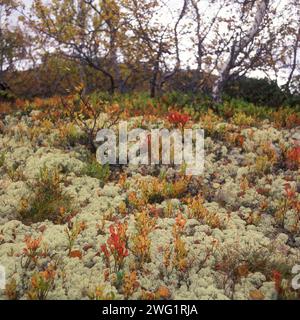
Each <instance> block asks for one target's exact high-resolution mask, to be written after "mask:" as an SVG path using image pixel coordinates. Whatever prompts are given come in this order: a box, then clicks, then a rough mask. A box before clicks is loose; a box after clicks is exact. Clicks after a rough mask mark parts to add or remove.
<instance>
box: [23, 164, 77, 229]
mask: <svg viewBox="0 0 300 320" xmlns="http://www.w3.org/2000/svg"><path fill="white" fill-rule="evenodd" d="M61 182H62V179H61V177H60V175H59V172H58V170H57V169H53V170H50V169H48V168H47V167H43V168H42V169H41V170H40V173H39V176H38V178H37V179H36V180H35V181H34V182H31V183H29V189H30V190H31V192H32V193H31V194H32V195H31V196H29V197H28V198H23V199H22V200H21V203H20V210H19V213H20V215H21V219H22V221H23V223H25V224H31V223H36V222H40V221H44V220H46V219H48V220H50V221H52V222H54V223H63V222H65V220H66V217H67V216H68V215H69V214H71V213H72V211H73V209H72V198H71V197H70V196H69V195H68V194H67V193H65V192H64V191H63V189H62V186H61Z"/></svg>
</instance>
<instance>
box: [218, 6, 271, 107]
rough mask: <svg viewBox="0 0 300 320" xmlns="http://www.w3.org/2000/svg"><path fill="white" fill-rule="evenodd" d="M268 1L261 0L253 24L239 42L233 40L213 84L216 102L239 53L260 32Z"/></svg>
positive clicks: (219, 99) (219, 98) (219, 100)
mask: <svg viewBox="0 0 300 320" xmlns="http://www.w3.org/2000/svg"><path fill="white" fill-rule="evenodd" d="M268 3H269V0H260V1H259V3H258V5H257V10H256V14H255V18H254V21H253V24H252V26H251V27H250V29H249V30H248V31H247V32H246V34H245V36H244V37H243V38H242V39H241V40H240V41H239V42H237V41H234V42H233V44H232V46H231V50H230V54H229V57H228V59H227V60H226V61H225V62H224V64H223V65H222V67H221V69H220V72H219V77H218V78H217V80H216V81H215V83H214V86H213V90H212V97H213V100H214V102H215V103H220V102H221V94H222V91H223V89H224V86H225V84H226V82H227V81H228V79H229V77H230V71H231V70H232V69H233V68H234V67H235V63H236V59H237V58H238V55H239V54H240V53H241V52H242V51H243V50H244V49H245V48H246V47H247V45H248V44H249V43H250V42H251V41H252V40H253V39H254V38H255V36H256V35H257V33H258V32H259V27H260V26H261V24H262V22H263V20H264V17H265V15H266V12H267V8H268Z"/></svg>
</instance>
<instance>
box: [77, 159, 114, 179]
mask: <svg viewBox="0 0 300 320" xmlns="http://www.w3.org/2000/svg"><path fill="white" fill-rule="evenodd" d="M82 174H85V175H87V176H89V177H92V178H96V179H98V180H100V184H101V185H103V184H104V183H105V182H106V181H107V180H108V178H109V175H110V168H109V164H105V165H101V164H100V163H99V162H97V161H96V160H91V161H90V162H89V163H87V165H86V166H85V167H84V168H83V170H82Z"/></svg>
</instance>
